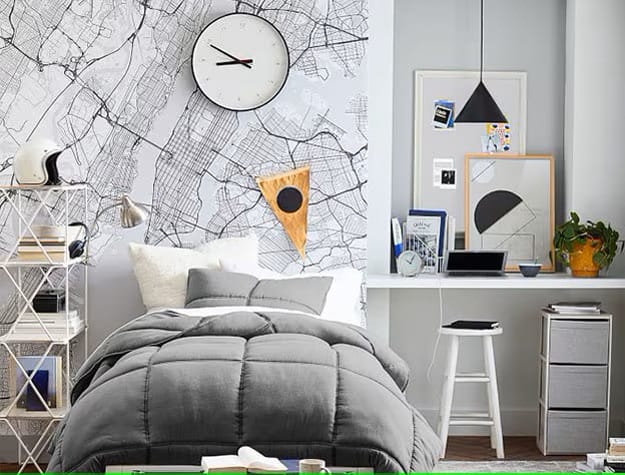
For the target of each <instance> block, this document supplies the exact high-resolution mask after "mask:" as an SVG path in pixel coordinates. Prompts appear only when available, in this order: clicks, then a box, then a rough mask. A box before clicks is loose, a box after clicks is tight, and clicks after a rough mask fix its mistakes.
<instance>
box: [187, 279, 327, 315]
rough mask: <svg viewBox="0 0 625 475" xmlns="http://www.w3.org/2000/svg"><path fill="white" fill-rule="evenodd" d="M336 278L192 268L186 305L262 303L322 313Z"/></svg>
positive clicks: (197, 306)
mask: <svg viewBox="0 0 625 475" xmlns="http://www.w3.org/2000/svg"><path fill="white" fill-rule="evenodd" d="M331 285H332V277H320V276H311V277H298V278H293V279H263V280H259V279H257V278H256V277H254V276H252V275H247V274H238V273H235V272H222V271H212V270H210V269H205V268H204V269H190V270H189V276H188V279H187V298H186V305H185V307H186V308H199V307H227V306H248V307H249V306H258V307H271V308H284V309H288V310H297V311H301V312H307V313H314V314H317V315H321V311H322V310H323V307H324V306H325V303H326V296H327V295H328V291H329V290H330V286H331Z"/></svg>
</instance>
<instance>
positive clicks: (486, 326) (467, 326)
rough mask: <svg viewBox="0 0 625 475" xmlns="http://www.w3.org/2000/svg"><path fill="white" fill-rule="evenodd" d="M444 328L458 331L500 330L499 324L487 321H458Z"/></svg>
mask: <svg viewBox="0 0 625 475" xmlns="http://www.w3.org/2000/svg"><path fill="white" fill-rule="evenodd" d="M443 328H455V329H457V330H494V329H495V328H499V322H494V321H487V320H456V321H455V322H453V323H450V324H449V325H443Z"/></svg>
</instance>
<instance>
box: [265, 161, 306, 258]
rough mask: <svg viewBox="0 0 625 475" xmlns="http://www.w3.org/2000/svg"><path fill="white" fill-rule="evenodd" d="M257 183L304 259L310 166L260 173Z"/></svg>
mask: <svg viewBox="0 0 625 475" xmlns="http://www.w3.org/2000/svg"><path fill="white" fill-rule="evenodd" d="M256 183H258V187H259V188H260V191H261V192H262V194H263V196H264V197H265V199H266V200H267V203H269V206H270V207H271V209H272V210H273V212H274V214H275V215H276V218H278V221H280V223H281V224H282V227H283V228H284V230H285V231H286V233H287V235H288V236H289V239H291V242H292V243H293V245H294V246H295V248H296V249H297V250H298V252H299V254H300V256H302V259H304V258H305V257H306V233H307V227H308V194H309V191H310V167H309V166H306V167H302V168H296V169H295V170H291V171H288V172H284V173H280V174H278V175H273V176H267V177H258V178H256Z"/></svg>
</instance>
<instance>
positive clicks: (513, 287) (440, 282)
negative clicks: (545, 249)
mask: <svg viewBox="0 0 625 475" xmlns="http://www.w3.org/2000/svg"><path fill="white" fill-rule="evenodd" d="M439 287H440V288H441V289H452V290H453V289H456V290H467V289H469V290H470V289H475V290H479V289H482V290H493V289H499V291H500V292H506V291H512V292H514V291H517V290H553V291H566V290H597V291H602V290H610V291H622V290H625V278H624V277H599V278H596V279H583V278H575V277H571V276H570V275H568V274H563V273H561V274H540V275H538V276H537V277H534V278H526V277H523V276H522V275H521V274H507V275H506V276H504V277H449V276H447V275H444V274H439V275H437V274H422V275H420V276H418V277H402V276H400V275H397V274H370V275H368V276H367V315H368V316H367V327H368V328H369V329H370V330H371V331H372V332H373V333H374V334H376V335H377V336H378V338H381V340H382V341H384V342H387V343H388V342H389V338H390V320H391V309H390V304H391V300H392V296H391V294H392V292H393V291H394V290H415V291H419V290H428V289H438V288H439ZM535 310H536V311H538V310H539V309H538V308H536V309H535Z"/></svg>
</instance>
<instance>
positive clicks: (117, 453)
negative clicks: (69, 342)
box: [48, 310, 441, 472]
mask: <svg viewBox="0 0 625 475" xmlns="http://www.w3.org/2000/svg"><path fill="white" fill-rule="evenodd" d="M407 384H408V368H407V366H406V364H405V363H404V362H403V360H401V358H399V357H398V356H397V355H396V354H395V353H393V352H392V351H391V350H390V349H389V348H387V347H385V346H380V345H376V344H374V343H372V341H371V340H370V338H369V337H368V335H367V333H366V332H365V331H364V330H362V329H360V328H358V327H353V326H348V325H344V324H340V323H334V322H328V321H323V320H319V319H316V318H314V317H312V316H307V315H304V314H302V315H299V314H293V313H286V312H281V311H279V310H278V311H263V312H258V311H257V312H252V311H249V310H248V311H245V310H242V311H237V312H233V313H232V312H231V313H227V314H223V315H218V316H209V317H204V318H196V317H189V316H184V315H180V314H177V313H174V312H163V313H157V314H148V315H146V316H144V317H140V318H138V319H136V320H134V321H132V322H131V323H129V324H127V325H125V326H124V327H122V328H120V329H119V330H117V331H116V332H114V333H113V334H112V335H111V336H109V337H108V338H107V340H105V342H104V343H103V344H102V345H101V346H100V347H99V348H98V349H97V350H96V351H95V352H94V353H93V354H92V355H91V357H90V358H89V359H88V361H87V362H86V363H85V364H84V365H83V367H82V368H81V369H80V371H79V373H78V375H77V383H76V385H75V387H74V390H73V393H72V403H73V407H72V409H71V410H70V411H69V413H68V415H67V416H66V418H65V419H64V420H63V421H62V423H61V424H60V425H59V428H58V430H57V433H56V436H55V440H54V442H53V445H52V448H53V456H52V460H51V462H50V464H49V466H48V470H49V471H51V472H72V471H77V472H94V471H97V472H101V471H104V468H105V466H106V465H114V464H198V463H199V460H200V457H201V456H202V455H218V454H227V453H235V452H236V450H237V448H238V447H239V446H241V445H249V446H252V447H254V448H255V449H257V450H259V451H260V452H262V453H264V454H265V455H269V456H276V457H280V458H303V457H315V458H323V459H325V460H326V461H328V463H330V464H336V465H352V466H353V465H356V466H373V467H375V470H376V471H379V472H419V471H428V470H431V469H432V467H433V466H434V464H435V462H436V461H437V459H438V456H439V454H440V448H441V446H440V442H439V440H438V438H437V437H436V435H435V434H434V433H433V432H432V430H431V428H430V426H429V425H428V423H427V422H426V421H425V420H424V419H423V417H422V416H421V415H420V414H419V413H418V412H417V411H416V410H415V409H414V408H412V407H411V406H410V405H409V404H408V402H407V401H406V398H405V396H404V390H405V388H406V385H407Z"/></svg>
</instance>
